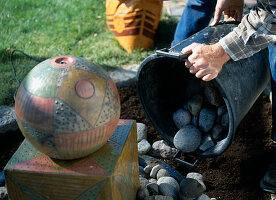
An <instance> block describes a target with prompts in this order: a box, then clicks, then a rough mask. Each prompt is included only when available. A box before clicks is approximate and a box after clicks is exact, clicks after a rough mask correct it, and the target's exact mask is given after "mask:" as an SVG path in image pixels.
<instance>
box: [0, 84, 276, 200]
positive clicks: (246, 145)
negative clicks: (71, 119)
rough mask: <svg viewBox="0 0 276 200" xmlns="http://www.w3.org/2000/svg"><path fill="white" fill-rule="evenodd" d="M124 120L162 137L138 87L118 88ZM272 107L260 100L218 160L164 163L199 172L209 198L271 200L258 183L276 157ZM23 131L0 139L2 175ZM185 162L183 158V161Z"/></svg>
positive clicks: (151, 136) (153, 138) (151, 139)
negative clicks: (191, 166)
mask: <svg viewBox="0 0 276 200" xmlns="http://www.w3.org/2000/svg"><path fill="white" fill-rule="evenodd" d="M119 93H120V97H121V118H122V119H135V120H136V121H137V122H143V123H145V124H146V125H147V127H148V140H149V142H150V143H151V144H152V143H153V142H154V141H156V140H160V139H162V137H161V136H160V135H159V134H158V133H157V132H156V131H155V129H154V128H153V127H152V125H151V124H150V122H149V121H148V120H147V119H146V117H145V115H144V113H143V111H142V109H141V107H140V103H139V100H138V98H137V96H136V90H135V86H130V87H125V88H119ZM270 128H271V104H270V101H269V99H268V98H267V97H260V98H259V99H258V100H257V101H256V103H255V104H254V105H253V107H252V108H251V110H250V111H249V113H248V114H247V115H246V117H245V118H244V119H243V120H242V122H241V124H240V125H239V127H238V129H237V131H236V136H235V139H234V141H233V143H232V144H231V146H230V147H229V148H228V150H227V151H226V152H224V153H223V154H222V155H220V156H218V157H215V158H206V159H203V160H202V161H201V163H200V165H199V167H197V168H196V170H191V169H189V168H187V167H185V166H183V165H181V164H179V163H176V162H174V161H173V160H163V161H165V162H166V163H167V164H169V165H170V166H172V167H173V168H175V169H176V170H178V171H179V172H180V173H181V174H182V175H183V177H185V176H186V174H187V173H188V172H191V171H196V172H199V173H201V174H202V175H203V176H204V179H205V184H206V187H207V191H206V192H205V194H207V195H208V196H209V197H215V198H216V199H223V200H232V199H233V200H269V199H270V194H269V193H265V192H263V191H262V190H261V189H260V187H259V181H260V180H261V178H262V176H263V175H264V173H265V171H266V169H267V167H268V165H269V164H270V162H271V161H272V159H273V156H274V155H275V150H276V145H275V144H273V142H272V140H271V139H270ZM23 139H24V138H23V136H22V135H21V133H20V131H17V132H11V133H9V134H6V135H0V159H1V162H0V171H1V170H3V168H4V166H5V165H6V163H7V162H8V160H9V158H10V157H11V156H12V155H13V153H14V152H15V151H16V149H17V148H18V146H19V145H20V143H21V142H22V141H23ZM181 158H182V159H183V158H184V155H182V157H181Z"/></svg>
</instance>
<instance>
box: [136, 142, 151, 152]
mask: <svg viewBox="0 0 276 200" xmlns="http://www.w3.org/2000/svg"><path fill="white" fill-rule="evenodd" d="M150 149H151V145H150V143H149V142H148V141H147V140H146V139H143V140H141V141H140V142H139V143H138V153H139V154H141V155H144V154H146V153H148V152H149V150H150Z"/></svg>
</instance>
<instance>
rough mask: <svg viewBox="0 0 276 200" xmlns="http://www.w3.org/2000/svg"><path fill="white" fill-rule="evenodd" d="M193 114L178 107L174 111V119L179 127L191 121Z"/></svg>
mask: <svg viewBox="0 0 276 200" xmlns="http://www.w3.org/2000/svg"><path fill="white" fill-rule="evenodd" d="M191 120H192V118H191V114H190V113H189V111H186V110H183V109H178V110H177V111H175V112H174V113H173V121H174V123H175V125H176V127H177V128H178V129H181V128H182V127H183V126H185V125H187V124H190V123H191Z"/></svg>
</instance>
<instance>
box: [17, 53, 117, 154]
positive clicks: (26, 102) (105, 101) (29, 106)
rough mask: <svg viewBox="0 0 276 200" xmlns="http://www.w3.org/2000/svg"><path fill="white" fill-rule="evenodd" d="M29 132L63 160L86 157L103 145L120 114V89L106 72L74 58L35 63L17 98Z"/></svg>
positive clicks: (21, 120) (35, 141)
mask: <svg viewBox="0 0 276 200" xmlns="http://www.w3.org/2000/svg"><path fill="white" fill-rule="evenodd" d="M15 113H16V117H17V122H18V125H19V128H20V130H21V131H22V133H23V135H24V136H25V138H26V139H27V140H29V142H30V143H31V144H33V145H34V146H35V147H36V148H37V149H38V150H39V151H41V152H42V153H44V154H46V155H48V156H50V157H52V158H57V159H75V158H81V157H84V156H86V155H88V154H90V153H93V152H95V151H96V150H98V149H99V148H100V147H102V146H103V145H104V144H105V143H106V142H107V140H108V138H109V137H110V136H111V135H112V134H113V132H114V130H115V129H116V126H117V123H118V120H119V117H120V99H119V95H118V91H117V88H116V86H115V84H114V82H113V81H112V79H111V78H110V77H109V76H108V74H107V73H106V71H104V70H103V69H102V68H101V67H99V66H98V65H96V64H95V63H93V62H90V61H88V60H85V59H82V58H79V57H74V56H60V57H55V58H50V59H48V60H45V61H43V62H41V63H39V64H38V65H37V66H35V67H34V68H33V69H32V70H31V71H30V72H29V74H28V75H27V76H26V77H25V79H24V80H23V82H22V83H21V85H20V87H19V89H18V91H17V94H16V100H15Z"/></svg>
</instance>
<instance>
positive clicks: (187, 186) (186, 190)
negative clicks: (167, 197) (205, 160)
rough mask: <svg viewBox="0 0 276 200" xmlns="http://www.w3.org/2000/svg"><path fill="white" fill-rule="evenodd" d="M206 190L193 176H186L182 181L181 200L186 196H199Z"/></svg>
mask: <svg viewBox="0 0 276 200" xmlns="http://www.w3.org/2000/svg"><path fill="white" fill-rule="evenodd" d="M203 192H204V188H203V186H202V185H201V184H200V183H199V182H198V181H197V180H195V179H193V178H185V179H183V180H182V181H181V183H180V190H179V197H180V199H181V200H185V199H186V198H194V199H196V198H198V197H200V196H201V195H202V194H203Z"/></svg>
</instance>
